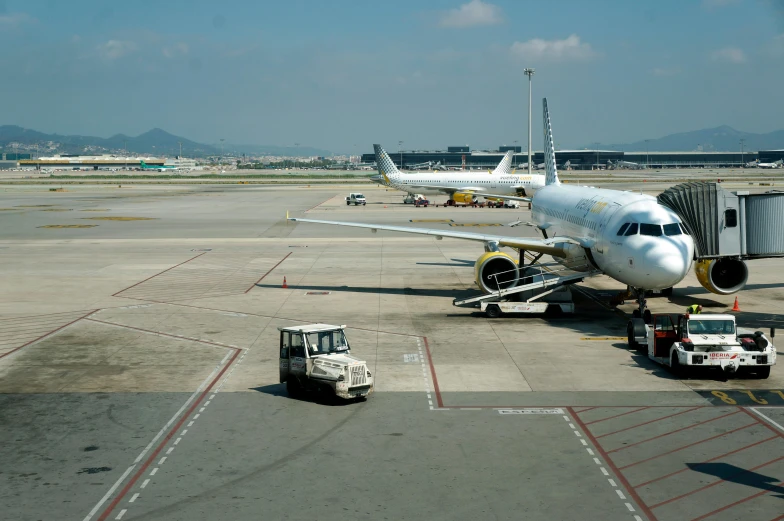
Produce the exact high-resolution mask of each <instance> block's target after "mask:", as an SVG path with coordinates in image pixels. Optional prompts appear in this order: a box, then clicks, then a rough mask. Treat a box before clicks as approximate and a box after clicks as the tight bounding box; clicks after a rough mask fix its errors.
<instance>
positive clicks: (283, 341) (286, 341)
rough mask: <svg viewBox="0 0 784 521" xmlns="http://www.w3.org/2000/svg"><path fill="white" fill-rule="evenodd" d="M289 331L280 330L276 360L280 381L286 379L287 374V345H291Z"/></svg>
mask: <svg viewBox="0 0 784 521" xmlns="http://www.w3.org/2000/svg"><path fill="white" fill-rule="evenodd" d="M290 338H291V333H289V332H288V331H281V332H280V359H279V360H278V371H279V373H280V382H281V383H283V382H285V381H286V378H288V376H289V346H291V340H290Z"/></svg>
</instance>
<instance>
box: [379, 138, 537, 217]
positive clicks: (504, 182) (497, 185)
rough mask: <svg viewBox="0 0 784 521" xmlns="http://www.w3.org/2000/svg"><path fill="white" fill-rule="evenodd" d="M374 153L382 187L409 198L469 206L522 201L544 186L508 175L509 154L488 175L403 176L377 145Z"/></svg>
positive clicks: (529, 178)
mask: <svg viewBox="0 0 784 521" xmlns="http://www.w3.org/2000/svg"><path fill="white" fill-rule="evenodd" d="M373 149H374V150H375V152H376V164H377V165H379V166H378V172H379V174H380V175H381V179H383V182H384V184H386V185H387V186H391V187H392V188H397V189H398V190H402V191H405V192H408V193H410V194H448V195H449V198H450V201H452V202H458V203H471V202H473V201H475V200H476V197H477V196H482V197H485V198H498V199H517V200H525V201H528V199H525V198H523V197H519V196H520V195H522V196H525V195H528V194H531V193H533V192H535V191H536V190H537V189H538V188H540V187H542V186H544V176H543V175H541V174H536V175H516V174H513V173H512V170H511V166H512V156H513V152H512V151H511V150H510V151H509V152H507V153H506V154H505V155H504V158H503V159H502V160H501V162H500V163H498V166H497V167H496V168H495V170H493V171H492V172H490V171H488V173H489V174H490V175H488V174H485V173H479V172H445V173H439V174H436V173H426V172H417V173H414V174H406V173H403V172H401V171H400V170H398V169H397V167H396V166H395V163H394V162H393V161H392V159H390V157H389V155H388V154H387V153H386V152H385V151H384V149H383V148H381V145H373Z"/></svg>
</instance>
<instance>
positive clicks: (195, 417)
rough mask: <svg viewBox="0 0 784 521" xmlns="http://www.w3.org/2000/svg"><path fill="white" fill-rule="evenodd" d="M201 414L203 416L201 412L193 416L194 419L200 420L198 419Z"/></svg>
mask: <svg viewBox="0 0 784 521" xmlns="http://www.w3.org/2000/svg"><path fill="white" fill-rule="evenodd" d="M199 416H201V414H197V415H196V416H194V417H193V419H194V420H198V419H199Z"/></svg>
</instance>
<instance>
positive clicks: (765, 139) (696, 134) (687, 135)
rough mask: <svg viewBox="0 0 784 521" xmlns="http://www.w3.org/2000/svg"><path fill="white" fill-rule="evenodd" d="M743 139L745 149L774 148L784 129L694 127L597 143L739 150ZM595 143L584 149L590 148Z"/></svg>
mask: <svg viewBox="0 0 784 521" xmlns="http://www.w3.org/2000/svg"><path fill="white" fill-rule="evenodd" d="M741 139H743V140H744V142H743V150H744V151H755V152H756V151H758V150H777V149H781V148H784V130H776V131H773V132H768V133H767V134H755V133H752V132H743V131H740V130H735V129H734V128H732V127H729V126H727V125H722V126H720V127H715V128H705V129H702V130H693V131H691V132H680V133H677V134H670V135H668V136H664V137H661V138H658V139H649V140H648V142H647V143H646V142H645V141H644V140H643V141H637V142H635V143H625V144H616V145H603V144H599V148H601V149H603V150H618V151H620V152H644V151H645V150H646V146H647V149H648V151H650V152H692V151H695V150H702V151H704V152H739V151H740V140H741ZM594 147H596V145H590V146H586V147H584V148H587V149H589V150H590V149H592V148H594Z"/></svg>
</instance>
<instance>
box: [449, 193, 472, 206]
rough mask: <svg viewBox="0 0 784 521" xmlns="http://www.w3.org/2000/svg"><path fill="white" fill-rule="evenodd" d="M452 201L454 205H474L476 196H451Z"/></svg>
mask: <svg viewBox="0 0 784 521" xmlns="http://www.w3.org/2000/svg"><path fill="white" fill-rule="evenodd" d="M452 200H453V201H454V202H456V203H462V204H474V203H475V202H476V196H475V195H474V194H452Z"/></svg>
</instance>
